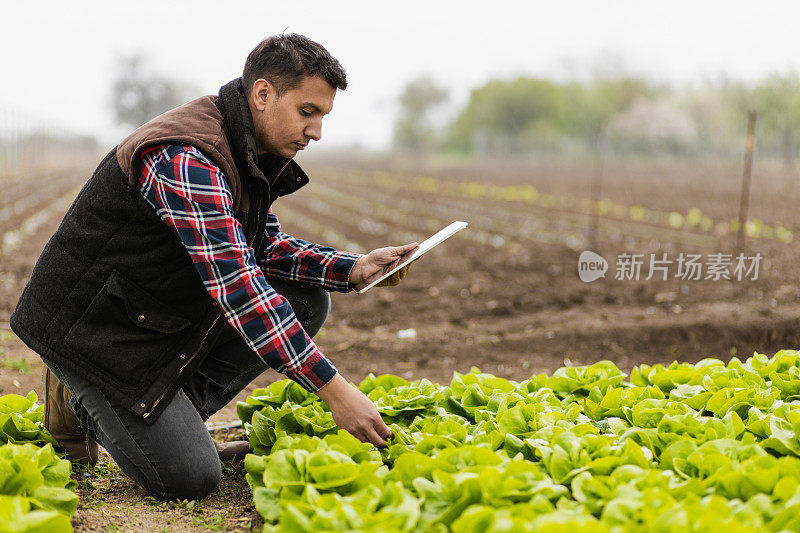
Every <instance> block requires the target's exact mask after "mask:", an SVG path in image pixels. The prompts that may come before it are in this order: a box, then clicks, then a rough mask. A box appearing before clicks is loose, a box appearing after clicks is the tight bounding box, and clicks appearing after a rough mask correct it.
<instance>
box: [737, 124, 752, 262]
mask: <svg viewBox="0 0 800 533" xmlns="http://www.w3.org/2000/svg"><path fill="white" fill-rule="evenodd" d="M755 142H756V112H755V111H749V112H748V113H747V140H746V141H745V149H744V173H743V175H742V197H741V199H740V201H739V237H738V239H737V242H736V250H737V252H738V253H740V254H741V253H744V247H745V236H746V235H745V224H747V212H748V210H749V208H750V176H751V174H752V171H753V147H754V146H755Z"/></svg>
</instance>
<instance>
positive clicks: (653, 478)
mask: <svg viewBox="0 0 800 533" xmlns="http://www.w3.org/2000/svg"><path fill="white" fill-rule="evenodd" d="M359 388H360V390H361V391H363V392H364V393H365V394H367V395H368V396H369V398H370V399H372V400H373V401H374V402H375V403H376V405H377V406H378V409H379V411H380V412H381V413H382V414H383V416H384V420H386V421H387V423H389V424H390V427H391V429H392V432H393V437H392V439H391V440H390V442H389V446H388V447H387V448H385V449H380V450H379V449H376V448H374V447H373V446H371V445H369V444H364V443H361V442H359V441H357V440H356V439H355V438H353V437H351V436H350V435H349V434H347V433H345V432H339V431H337V428H336V426H335V424H334V422H333V419H332V417H331V415H330V412H329V411H328V410H327V409H326V407H325V405H324V404H323V403H321V402H320V401H318V400H317V398H316V396H313V395H310V394H308V393H306V392H305V391H304V390H303V389H302V388H301V387H299V386H298V385H297V384H295V383H293V382H290V381H280V382H276V383H273V384H272V385H270V386H269V387H268V388H265V389H258V390H256V391H254V392H253V394H252V395H251V396H250V397H248V398H247V400H246V402H244V403H240V404H239V405H238V412H239V416H240V418H241V419H242V420H243V422H244V425H245V428H246V430H247V432H248V435H249V438H250V442H251V445H252V447H253V452H254V453H253V454H251V455H249V456H248V457H247V459H246V461H245V466H246V469H247V480H248V482H249V484H250V486H251V487H252V489H253V496H254V501H255V506H256V508H257V510H258V511H259V512H260V513H261V515H262V516H263V517H264V520H265V526H264V531H270V532H271V531H287V532H288V531H292V532H295V531H367V530H373V531H381V532H390V531H408V532H446V531H458V532H467V533H469V532H506V531H508V532H512V531H513V532H514V533H520V532H527V531H543V532H544V531H553V532H556V531H567V530H570V531H574V532H578V531H592V532H595V531H599V532H602V531H609V532H628V531H656V532H658V531H664V532H666V531H670V532H671V531H681V532H684V531H687V532H688V531H720V530H722V529H723V528H726V530H727V531H729V532H734V531H800V440H798V436H799V435H800V401H798V400H800V354H798V352H796V351H790V350H784V351H781V352H779V353H777V354H776V355H775V356H774V357H772V358H768V357H766V356H764V355H759V354H756V355H754V356H753V357H752V358H749V359H747V360H746V361H744V362H742V361H740V360H739V359H733V360H731V361H729V362H728V363H727V364H726V363H724V362H722V361H720V360H717V359H705V360H702V361H700V362H698V363H696V364H678V363H673V364H672V365H670V366H669V367H664V366H662V365H655V366H647V365H641V366H638V367H636V368H634V369H633V371H632V372H631V375H630V376H626V375H625V374H623V373H622V372H620V370H619V369H617V367H616V366H614V365H613V364H612V363H610V362H607V361H601V362H598V363H596V364H593V365H591V366H584V367H564V368H560V369H558V370H557V371H556V372H554V373H553V375H552V376H548V375H545V374H541V375H537V376H533V377H531V378H530V379H529V380H526V381H523V382H514V381H509V380H505V379H502V378H500V377H496V376H493V375H491V374H485V373H480V372H479V371H478V370H477V369H473V370H472V371H471V372H470V373H467V374H458V373H456V374H455V376H454V378H453V380H452V382H451V383H450V385H449V386H447V387H442V386H438V385H436V384H433V383H431V382H429V381H427V380H424V379H423V380H420V381H415V382H409V381H406V380H404V379H402V378H399V377H396V376H391V375H384V376H379V377H375V376H372V375H370V376H369V377H367V379H365V380H364V381H363V382H361V383H360V385H359Z"/></svg>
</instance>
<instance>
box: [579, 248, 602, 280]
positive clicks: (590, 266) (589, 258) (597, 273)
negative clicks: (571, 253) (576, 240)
mask: <svg viewBox="0 0 800 533" xmlns="http://www.w3.org/2000/svg"><path fill="white" fill-rule="evenodd" d="M607 271H608V261H606V260H605V259H604V258H603V256H601V255H598V254H596V253H594V252H590V251H589V250H586V251H585V252H581V256H580V257H579V258H578V276H579V277H580V278H581V281H584V282H586V283H589V282H591V281H594V280H596V279H598V278H604V277H606V272H607Z"/></svg>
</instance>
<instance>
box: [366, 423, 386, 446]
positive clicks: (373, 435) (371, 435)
mask: <svg viewBox="0 0 800 533" xmlns="http://www.w3.org/2000/svg"><path fill="white" fill-rule="evenodd" d="M365 433H366V437H367V440H366V441H364V442H370V443H372V445H373V446H376V447H378V448H385V447H386V441H385V440H383V438H381V436H380V435H378V433H377V432H376V431H375V430H374V429H373V428H367V429H366V430H365Z"/></svg>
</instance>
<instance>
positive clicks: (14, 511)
mask: <svg viewBox="0 0 800 533" xmlns="http://www.w3.org/2000/svg"><path fill="white" fill-rule="evenodd" d="M36 400H37V396H36V393H35V392H33V391H31V392H30V393H29V394H28V396H27V397H26V396H20V395H18V394H6V395H4V396H2V397H0V443H2V445H0V533H6V532H8V533H11V532H13V533H39V532H41V533H61V532H69V531H72V524H71V522H70V518H71V517H72V515H73V514H74V513H75V510H76V509H77V507H78V496H77V494H75V492H74V489H75V487H76V482H75V481H74V480H72V479H70V475H71V474H72V465H71V464H70V462H69V461H68V460H66V459H62V458H61V457H59V456H58V455H57V454H56V452H55V451H54V449H53V445H54V444H55V441H54V440H53V437H52V436H51V435H50V434H49V433H48V432H47V431H46V430H45V429H44V427H43V425H42V411H43V406H41V405H38V404H37V403H36Z"/></svg>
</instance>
